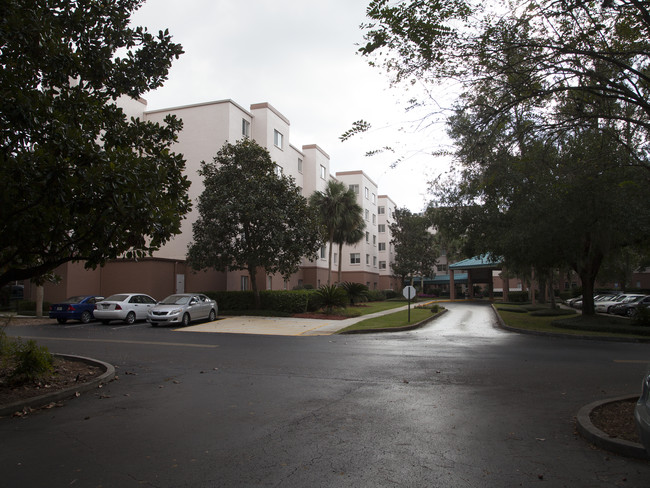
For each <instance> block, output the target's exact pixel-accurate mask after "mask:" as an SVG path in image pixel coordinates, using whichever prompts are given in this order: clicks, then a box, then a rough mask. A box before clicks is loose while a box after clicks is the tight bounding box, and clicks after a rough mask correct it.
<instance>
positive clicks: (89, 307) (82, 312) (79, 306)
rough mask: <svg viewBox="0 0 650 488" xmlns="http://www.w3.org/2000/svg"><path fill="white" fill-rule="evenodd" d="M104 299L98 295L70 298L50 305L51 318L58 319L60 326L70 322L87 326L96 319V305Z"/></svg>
mask: <svg viewBox="0 0 650 488" xmlns="http://www.w3.org/2000/svg"><path fill="white" fill-rule="evenodd" d="M103 299H104V297H100V296H97V295H81V296H78V297H70V298H68V299H67V300H64V301H63V302H59V303H55V304H53V305H50V312H49V316H50V318H51V319H56V321H57V322H58V323H59V324H65V323H66V322H67V321H68V320H79V321H81V322H82V323H84V324H87V323H88V322H90V321H91V320H92V319H93V318H94V311H95V307H96V303H97V302H99V301H100V300H103Z"/></svg>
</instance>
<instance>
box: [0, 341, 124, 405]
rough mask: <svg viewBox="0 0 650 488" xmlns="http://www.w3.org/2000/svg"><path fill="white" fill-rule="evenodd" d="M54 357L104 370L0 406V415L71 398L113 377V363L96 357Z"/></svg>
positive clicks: (66, 355)
mask: <svg viewBox="0 0 650 488" xmlns="http://www.w3.org/2000/svg"><path fill="white" fill-rule="evenodd" d="M54 356H56V357H60V358H65V359H68V360H71V361H79V362H83V363H87V364H90V365H93V366H98V367H100V368H102V369H103V370H104V373H102V374H101V375H99V376H97V377H95V378H93V379H92V380H90V381H88V382H86V383H81V384H79V385H75V386H71V387H70V388H66V389H64V390H59V391H55V392H52V393H46V394H44V395H40V396H37V397H33V398H26V399H25V400H20V401H18V402H14V403H10V404H9V405H1V406H0V417H5V416H7V415H12V414H14V413H15V412H20V411H22V410H24V409H26V408H34V409H35V408H39V407H42V406H44V405H48V404H50V403H52V402H58V401H60V400H65V399H68V398H72V397H74V396H75V394H77V393H82V392H85V391H89V390H93V389H95V388H97V387H98V386H99V385H101V384H104V383H108V382H109V381H111V380H112V379H113V378H115V368H114V367H113V365H111V364H108V363H105V362H103V361H99V360H97V359H91V358H86V357H83V356H71V355H68V354H54Z"/></svg>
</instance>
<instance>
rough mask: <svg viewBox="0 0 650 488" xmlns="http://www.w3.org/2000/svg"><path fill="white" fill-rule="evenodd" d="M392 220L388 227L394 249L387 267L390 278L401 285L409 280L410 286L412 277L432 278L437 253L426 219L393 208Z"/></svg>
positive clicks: (428, 222)
mask: <svg viewBox="0 0 650 488" xmlns="http://www.w3.org/2000/svg"><path fill="white" fill-rule="evenodd" d="M393 217H394V219H395V222H392V223H391V224H390V225H389V228H390V232H391V236H392V243H393V245H394V246H395V262H393V263H391V270H392V272H393V275H395V276H399V277H400V278H401V280H402V281H404V279H406V278H407V277H411V283H413V277H415V276H420V277H429V276H432V275H433V270H434V266H435V265H436V261H437V259H438V257H439V253H438V249H437V246H436V240H435V237H434V234H433V232H431V231H430V227H431V221H430V219H429V218H428V216H427V215H421V214H414V213H412V212H411V211H410V210H409V209H407V208H396V209H395V211H394V212H393Z"/></svg>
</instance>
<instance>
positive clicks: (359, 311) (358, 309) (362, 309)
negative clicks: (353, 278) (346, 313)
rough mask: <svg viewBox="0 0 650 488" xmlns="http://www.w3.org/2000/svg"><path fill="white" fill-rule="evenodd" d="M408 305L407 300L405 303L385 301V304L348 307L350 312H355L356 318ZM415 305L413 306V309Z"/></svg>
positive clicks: (371, 303) (367, 303)
mask: <svg viewBox="0 0 650 488" xmlns="http://www.w3.org/2000/svg"><path fill="white" fill-rule="evenodd" d="M405 305H408V302H407V301H406V300H404V301H392V300H391V301H384V302H365V303H362V304H361V306H355V307H348V310H350V311H354V312H355V314H354V315H355V316H357V317H358V316H360V315H370V314H371V313H375V312H383V311H384V310H390V309H392V308H399V307H403V306H405ZM412 307H413V304H411V308H412Z"/></svg>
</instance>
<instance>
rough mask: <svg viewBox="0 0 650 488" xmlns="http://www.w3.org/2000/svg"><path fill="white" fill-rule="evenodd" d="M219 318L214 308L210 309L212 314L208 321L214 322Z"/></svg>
mask: <svg viewBox="0 0 650 488" xmlns="http://www.w3.org/2000/svg"><path fill="white" fill-rule="evenodd" d="M216 319H217V312H215V311H214V308H213V309H212V310H210V315H209V317H208V322H214V321H215V320H216Z"/></svg>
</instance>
